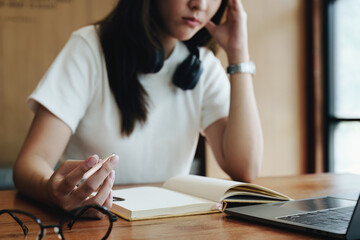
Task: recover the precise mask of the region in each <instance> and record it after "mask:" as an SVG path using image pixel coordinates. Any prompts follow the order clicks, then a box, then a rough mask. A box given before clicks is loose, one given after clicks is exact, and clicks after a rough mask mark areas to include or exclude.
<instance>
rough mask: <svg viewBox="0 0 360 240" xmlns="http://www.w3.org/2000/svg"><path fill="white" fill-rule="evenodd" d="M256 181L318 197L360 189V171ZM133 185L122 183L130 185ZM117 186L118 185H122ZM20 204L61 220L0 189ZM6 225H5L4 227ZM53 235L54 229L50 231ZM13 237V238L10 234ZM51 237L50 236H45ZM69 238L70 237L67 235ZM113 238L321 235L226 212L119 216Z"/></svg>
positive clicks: (86, 228)
mask: <svg viewBox="0 0 360 240" xmlns="http://www.w3.org/2000/svg"><path fill="white" fill-rule="evenodd" d="M254 183H256V184H259V185H262V186H265V187H269V188H271V189H273V190H276V191H279V192H281V193H284V194H286V195H288V196H290V197H292V198H294V199H301V198H309V197H317V196H324V195H331V194H337V193H348V192H354V191H359V190H360V187H359V186H360V175H352V174H341V175H338V174H314V175H300V176H286V177H266V178H259V179H257V180H256V181H255V182H254ZM130 186H132V185H127V186H121V187H130ZM121 187H120V186H117V188H121ZM4 208H16V209H21V210H25V211H28V212H31V213H33V214H34V215H36V216H37V217H38V218H40V219H41V220H42V221H43V222H44V224H54V223H57V222H58V221H59V216H58V214H56V213H57V211H55V210H54V209H50V208H49V207H47V206H43V205H41V204H39V203H37V202H34V201H31V200H29V199H27V198H25V197H23V196H21V195H20V194H18V193H17V191H15V190H10V191H9V190H7V191H0V209H4ZM103 221H105V220H94V221H93V220H89V221H85V222H82V223H80V225H79V226H78V227H77V230H76V231H74V232H72V233H71V234H72V235H71V238H72V237H73V239H77V240H81V239H87V240H90V239H95V236H96V233H97V231H98V229H101V227H102V224H104V222H103ZM1 229H3V230H4V228H2V227H1V222H0V231H3V230H1ZM48 234H49V236H51V230H49V232H48ZM8 239H11V238H8ZM44 239H49V238H46V237H45V238H44ZM67 239H68V238H67ZM109 239H157V240H158V239H187V240H188V239H196V240H199V239H206V240H211V239H221V240H225V239H251V240H253V239H262V240H263V239H277V240H279V239H321V238H319V237H316V236H313V235H304V234H303V233H297V232H292V231H289V230H285V229H280V228H274V227H269V226H264V225H260V224H255V223H251V222H246V221H243V220H238V219H234V218H231V217H229V216H227V215H226V214H224V213H216V214H206V215H196V216H186V217H175V218H164V219H156V220H144V221H135V222H128V221H126V220H123V219H121V218H119V219H118V220H117V221H116V222H115V223H114V227H113V230H112V233H111V235H110V237H109Z"/></svg>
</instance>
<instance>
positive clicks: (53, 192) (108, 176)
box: [46, 155, 119, 217]
mask: <svg viewBox="0 0 360 240" xmlns="http://www.w3.org/2000/svg"><path fill="white" fill-rule="evenodd" d="M100 161H101V160H100V159H99V157H98V156H97V155H93V156H90V157H88V158H87V159H85V160H84V161H79V160H67V161H65V162H64V163H62V164H61V165H60V166H59V168H58V169H57V170H56V171H55V172H54V173H53V174H52V176H51V177H50V179H49V180H48V182H47V189H46V190H47V193H48V197H49V199H50V200H51V202H52V203H54V204H55V205H58V206H59V207H61V208H62V209H64V210H66V211H70V210H72V209H74V208H77V207H80V206H84V205H88V204H98V205H101V206H105V207H107V208H108V209H110V208H111V206H112V187H113V184H114V180H115V171H114V168H115V166H116V165H117V164H118V162H119V157H118V156H117V155H112V156H111V157H110V158H109V160H108V161H106V162H105V163H104V164H103V165H102V166H101V168H99V170H97V171H96V172H95V173H94V174H92V175H91V176H90V177H89V178H88V179H86V180H85V181H84V182H83V183H81V184H80V185H79V186H77V184H78V183H79V182H80V181H81V180H82V178H83V176H84V174H85V173H86V172H87V171H89V170H90V169H91V168H93V167H94V166H95V165H96V164H97V163H99V162H100ZM94 192H97V193H96V195H94V196H92V194H94ZM97 217H99V216H97Z"/></svg>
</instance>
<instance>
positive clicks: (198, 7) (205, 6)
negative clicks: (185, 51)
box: [157, 0, 222, 41]
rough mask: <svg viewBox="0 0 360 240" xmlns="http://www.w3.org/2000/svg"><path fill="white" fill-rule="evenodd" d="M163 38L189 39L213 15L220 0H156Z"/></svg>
mask: <svg viewBox="0 0 360 240" xmlns="http://www.w3.org/2000/svg"><path fill="white" fill-rule="evenodd" d="M157 1H158V8H159V13H160V16H161V19H162V20H163V26H164V29H163V33H164V37H165V39H167V38H172V39H178V40H181V41H185V40H189V39H190V38H192V37H193V36H194V35H195V34H196V33H197V32H198V31H199V30H200V29H202V28H203V27H204V26H205V25H206V23H207V22H209V21H210V19H211V18H212V17H213V16H214V15H215V13H216V12H217V10H218V9H219V7H220V4H221V1H222V0H157Z"/></svg>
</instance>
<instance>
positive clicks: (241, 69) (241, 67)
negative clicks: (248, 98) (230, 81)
mask: <svg viewBox="0 0 360 240" xmlns="http://www.w3.org/2000/svg"><path fill="white" fill-rule="evenodd" d="M226 70H227V73H228V74H229V75H231V74H234V73H250V74H252V75H254V74H255V72H256V66H255V63H253V62H242V63H239V64H232V65H229V66H228V67H227V69H226Z"/></svg>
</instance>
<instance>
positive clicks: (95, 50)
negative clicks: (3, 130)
mask: <svg viewBox="0 0 360 240" xmlns="http://www.w3.org/2000/svg"><path fill="white" fill-rule="evenodd" d="M225 10H226V18H225V21H224V22H223V23H221V24H219V22H220V19H221V18H222V16H223V13H224V11H225ZM246 24H247V16H246V13H245V11H244V9H243V6H242V3H241V1H240V0H228V1H227V0H156V1H155V0H121V1H120V2H119V3H118V5H117V6H116V7H115V8H114V10H113V11H112V12H111V13H110V14H109V16H107V17H106V18H105V19H104V20H102V21H100V22H99V23H97V24H95V25H92V26H87V27H84V28H81V29H79V30H78V31H76V32H74V33H73V34H72V36H71V37H70V39H69V41H68V43H67V44H66V45H65V47H64V48H63V50H62V51H61V52H60V54H59V55H58V57H57V58H56V59H55V61H54V63H53V64H52V66H51V67H50V68H49V70H48V72H47V73H46V74H45V76H44V77H43V79H42V80H41V82H40V83H39V85H38V87H37V88H36V90H35V91H34V92H33V93H32V94H31V96H30V97H29V100H28V104H29V106H30V107H31V108H32V109H33V110H34V112H35V117H34V120H33V123H32V126H31V128H30V130H29V134H28V136H27V138H26V140H25V143H24V145H23V148H22V150H21V152H20V154H19V157H18V159H17V162H16V164H15V166H14V182H15V184H16V187H17V188H18V189H19V191H20V192H22V193H23V194H25V195H28V196H30V197H32V198H34V199H37V200H39V201H43V202H46V203H48V204H53V205H57V206H59V207H61V208H63V209H64V210H71V209H73V208H75V207H78V206H82V205H85V204H91V203H96V204H99V205H103V206H106V207H108V208H110V207H111V206H112V193H111V189H112V186H113V184H114V183H115V184H124V183H139V182H159V181H164V180H166V179H168V178H169V177H171V176H174V175H178V174H187V173H189V170H190V166H191V162H192V159H193V157H194V153H195V149H196V145H197V141H198V137H199V134H202V135H203V136H205V138H206V140H207V142H208V143H209V145H210V146H211V148H212V151H213V152H214V155H215V157H216V160H217V162H218V163H219V165H220V166H221V167H222V169H223V170H224V171H225V172H226V173H228V174H229V175H230V176H231V177H232V178H233V179H235V180H241V181H251V180H252V179H254V178H255V177H256V176H257V173H258V171H259V168H260V165H261V158H262V152H263V139H262V132H261V126H260V121H259V116H258V111H257V106H256V102H255V97H254V91H253V83H252V73H253V69H251V67H253V65H252V63H251V62H250V57H249V51H248V39H247V26H246ZM212 38H213V39H214V40H215V41H216V42H217V43H218V44H219V45H220V46H221V47H222V48H223V49H224V50H225V52H226V53H227V57H228V62H229V65H230V66H229V68H228V71H229V78H228V76H227V75H226V73H225V71H224V69H223V68H222V66H221V64H220V62H219V60H217V58H216V57H215V56H214V55H213V53H212V52H211V51H210V50H209V49H208V48H206V47H204V46H205V45H206V44H208V43H209V42H210V40H212ZM244 67H245V68H244ZM229 79H230V80H229ZM111 153H115V154H113V155H112V156H111V157H110V158H109V160H108V161H106V162H105V163H104V164H103V165H102V167H101V168H100V169H99V170H97V171H96V172H95V173H94V174H93V175H92V176H90V177H89V178H88V179H87V180H85V181H84V182H83V183H82V184H80V185H78V183H79V181H80V180H81V179H82V178H83V176H84V174H85V173H86V172H87V171H88V170H90V169H92V168H93V167H94V166H95V165H96V164H97V163H98V162H99V161H101V159H99V156H101V157H102V158H104V157H106V156H107V155H109V154H111ZM70 159H78V160H70ZM59 160H60V162H59ZM81 160H82V161H81ZM57 164H58V167H56V166H57ZM54 169H56V170H54ZM115 172H116V176H115ZM95 190H97V194H96V196H95V197H91V198H89V196H90V195H91V194H92V193H93V192H94V191H95Z"/></svg>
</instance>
